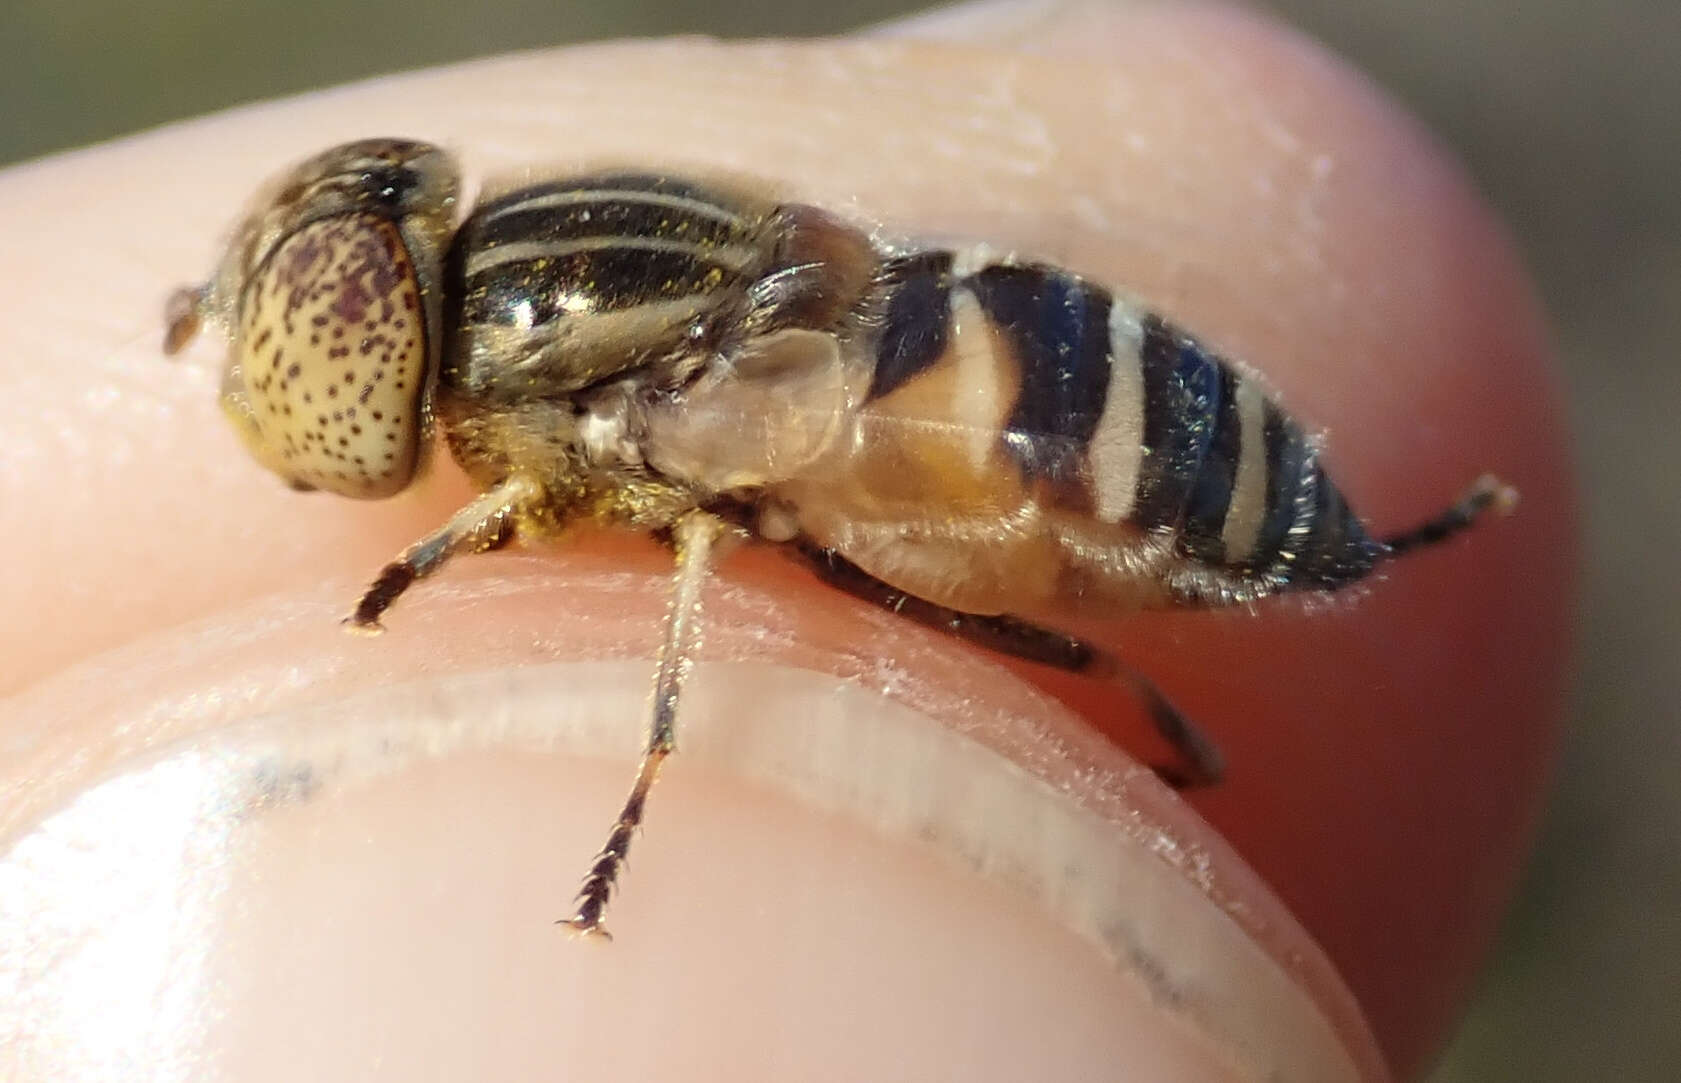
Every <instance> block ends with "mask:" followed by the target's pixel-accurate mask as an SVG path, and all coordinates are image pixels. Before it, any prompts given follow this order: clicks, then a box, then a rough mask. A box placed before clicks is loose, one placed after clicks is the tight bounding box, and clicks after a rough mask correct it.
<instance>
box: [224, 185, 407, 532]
mask: <svg viewBox="0 0 1681 1083" xmlns="http://www.w3.org/2000/svg"><path fill="white" fill-rule="evenodd" d="M423 317H424V313H423V310H422V307H421V300H420V283H419V280H418V279H417V277H416V275H415V269H414V263H413V261H412V260H411V259H410V258H409V254H408V252H407V251H406V250H405V248H404V245H403V239H402V235H401V234H400V233H399V232H398V229H397V227H396V226H395V225H394V224H393V223H392V222H391V221H390V220H389V219H388V218H384V217H380V216H378V215H373V214H345V215H340V216H337V217H331V218H321V219H317V220H315V221H313V222H310V223H307V224H306V225H304V226H302V227H300V228H299V229H297V230H296V231H294V232H293V233H292V234H291V235H290V236H288V237H287V238H286V239H285V240H284V241H282V242H281V243H280V244H279V245H277V246H276V247H275V249H274V251H273V252H272V253H271V254H270V256H269V258H268V259H267V260H266V261H265V262H264V263H263V265H262V266H261V267H260V268H259V269H258V270H257V272H256V273H255V274H254V275H253V276H252V277H251V279H250V281H249V282H248V283H247V284H246V288H245V291H244V293H243V295H242V297H241V303H240V312H239V335H238V340H237V343H238V344H237V346H236V347H235V353H236V360H237V363H238V365H239V371H240V379H241V381H242V382H243V386H244V392H245V398H246V403H247V406H248V409H249V411H250V415H249V422H250V425H251V426H252V428H253V429H254V435H255V439H256V442H257V445H258V447H259V449H260V453H261V454H262V455H263V457H264V458H266V459H267V460H268V461H269V462H270V463H271V464H272V465H273V466H274V467H275V469H277V470H278V471H279V472H280V473H282V474H283V475H285V476H286V477H287V478H288V479H289V480H291V481H292V482H294V483H296V484H299V485H303V486H308V487H312V488H316V489H325V490H327V491H329V492H334V493H338V494H339V495H341V496H353V497H362V498H368V499H372V498H377V497H384V496H390V495H392V494H394V493H397V492H399V491H401V490H402V489H403V488H404V487H405V486H407V485H408V483H409V481H410V480H411V479H412V478H413V476H414V473H415V469H416V467H417V465H418V463H419V459H420V445H421V440H422V439H423V436H424V430H425V426H424V424H423V418H422V392H423V391H424V390H425V383H426V376H427V373H426V364H427V346H426V329H425V321H424V318H423Z"/></svg>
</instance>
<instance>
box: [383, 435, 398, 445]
mask: <svg viewBox="0 0 1681 1083" xmlns="http://www.w3.org/2000/svg"><path fill="white" fill-rule="evenodd" d="M385 441H386V443H389V444H395V443H396V442H397V434H396V433H394V432H388V433H386V434H385Z"/></svg>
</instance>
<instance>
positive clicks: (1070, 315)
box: [964, 265, 1111, 492]
mask: <svg viewBox="0 0 1681 1083" xmlns="http://www.w3.org/2000/svg"><path fill="white" fill-rule="evenodd" d="M964 284H965V285H966V286H967V287H968V288H969V289H970V290H972V291H973V292H974V294H975V298H976V299H977V300H978V301H980V303H981V308H982V309H983V310H984V311H985V312H986V314H987V316H988V318H990V319H991V320H992V321H993V323H994V324H996V325H997V326H998V327H999V328H1000V329H1001V330H1003V331H1004V332H1005V333H1006V334H1007V335H1008V336H1009V340H1010V343H1011V345H1012V346H1013V347H1014V349H1015V352H1016V357H1017V359H1018V360H1019V362H1020V365H1021V378H1022V386H1021V392H1020V394H1019V396H1018V397H1017V399H1016V405H1015V409H1014V410H1012V411H1011V413H1010V417H1009V419H1008V420H1007V421H1006V422H1005V424H1004V446H1005V447H1006V448H1007V449H1008V450H1009V452H1010V454H1011V455H1012V456H1013V457H1014V458H1015V459H1016V461H1017V462H1018V463H1020V465H1021V468H1022V472H1023V473H1024V474H1025V475H1026V476H1027V477H1028V478H1031V479H1035V480H1044V481H1048V482H1050V483H1051V484H1052V485H1053V486H1055V487H1057V488H1059V489H1062V490H1063V491H1065V492H1072V491H1075V490H1083V487H1084V478H1085V475H1086V462H1085V454H1086V449H1087V447H1088V445H1089V444H1090V443H1091V438H1092V433H1093V432H1095V431H1096V429H1097V423H1098V420H1099V418H1101V417H1102V415H1103V404H1104V399H1105V397H1106V396H1107V394H1108V390H1109V364H1110V361H1109V309H1110V304H1111V302H1110V298H1109V294H1108V292H1107V291H1105V290H1103V289H1100V288H1099V287H1097V286H1094V285H1092V284H1091V283H1089V282H1086V281H1085V280H1084V279H1081V278H1079V277H1077V276H1075V275H1072V274H1069V273H1067V272H1065V271H1058V270H1055V269H1053V268H1049V267H1043V266H1039V265H1027V266H1010V265H995V266H992V267H988V268H986V269H985V270H982V271H980V272H978V273H977V274H975V275H973V276H971V277H970V278H968V279H966V280H965V281H964Z"/></svg>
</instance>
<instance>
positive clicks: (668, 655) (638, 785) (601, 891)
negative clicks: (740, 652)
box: [564, 511, 727, 939]
mask: <svg viewBox="0 0 1681 1083" xmlns="http://www.w3.org/2000/svg"><path fill="white" fill-rule="evenodd" d="M726 529H727V528H726V527H725V525H724V523H723V522H722V521H721V520H720V519H718V518H717V517H716V516H714V515H711V514H709V513H707V512H704V511H692V512H689V513H688V514H687V515H685V516H683V518H681V519H679V520H677V523H676V524H675V525H674V526H673V527H672V541H673V542H674V543H675V545H676V551H677V571H676V574H675V575H674V577H673V580H672V588H673V589H672V599H671V610H670V612H669V613H668V614H667V616H666V623H665V638H664V639H663V640H662V641H661V643H660V655H659V667H658V670H657V672H656V674H655V677H654V701H653V707H652V712H651V714H652V718H651V719H650V721H649V724H648V742H647V745H646V746H645V747H644V749H643V752H642V762H641V763H640V764H639V765H638V767H637V769H636V781H635V782H634V783H633V784H632V785H631V788H630V796H629V797H627V798H626V799H625V803H624V807H623V809H621V810H620V812H619V818H618V819H617V820H616V821H614V823H613V828H612V830H611V831H609V832H608V834H607V842H606V844H605V845H604V846H602V848H601V851H600V852H599V853H598V854H597V855H596V857H595V861H594V863H593V864H591V865H590V870H589V873H588V874H587V875H585V877H584V883H583V886H582V887H580V888H579V889H578V899H577V906H576V909H575V910H574V912H573V914H572V916H571V917H570V918H567V919H565V921H564V924H566V925H570V926H571V927H572V928H573V929H574V930H576V931H577V932H580V933H584V934H587V935H594V936H600V937H604V938H606V939H612V938H611V937H610V936H608V933H607V928H606V926H605V925H604V924H602V922H603V919H604V918H605V917H606V913H607V904H608V902H609V901H610V900H611V899H612V896H613V891H614V890H615V888H616V887H617V886H618V880H619V873H620V872H621V871H623V869H624V865H625V861H626V859H628V858H629V856H630V844H631V842H632V841H633V840H634V839H635V837H636V831H637V828H639V827H640V826H641V824H642V817H643V814H644V813H645V812H646V810H647V804H648V792H649V791H650V790H651V789H653V786H654V780H655V779H656V778H657V777H658V776H659V773H660V767H661V765H662V764H664V763H665V759H666V757H667V756H669V755H671V752H672V749H673V748H674V747H675V746H676V738H677V701H678V697H679V696H680V694H681V693H682V690H683V679H684V678H685V677H686V676H687V675H688V672H689V670H690V668H691V667H692V665H693V658H694V652H695V650H696V648H697V647H698V646H699V644H700V592H701V587H702V586H703V585H704V584H705V582H706V573H707V569H708V566H709V564H710V562H711V557H712V552H713V549H714V546H715V545H716V544H717V542H718V539H719V538H720V537H721V536H722V535H723V533H724V531H725V530H726Z"/></svg>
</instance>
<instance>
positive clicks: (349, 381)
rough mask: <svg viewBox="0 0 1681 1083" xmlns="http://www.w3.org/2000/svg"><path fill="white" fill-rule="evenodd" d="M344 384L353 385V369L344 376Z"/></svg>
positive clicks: (354, 380)
mask: <svg viewBox="0 0 1681 1083" xmlns="http://www.w3.org/2000/svg"><path fill="white" fill-rule="evenodd" d="M344 382H345V383H347V384H353V383H355V382H356V370H355V369H351V370H350V371H349V372H347V373H345V374H344Z"/></svg>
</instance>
